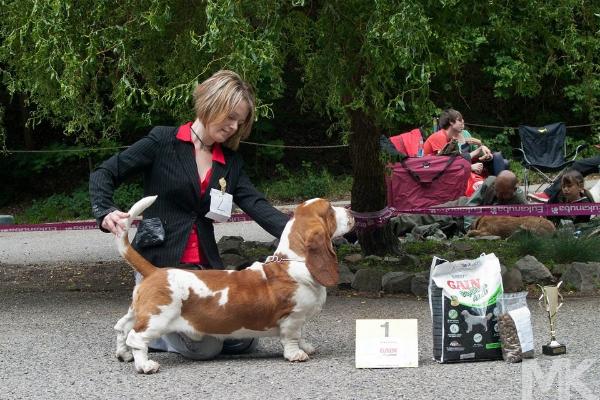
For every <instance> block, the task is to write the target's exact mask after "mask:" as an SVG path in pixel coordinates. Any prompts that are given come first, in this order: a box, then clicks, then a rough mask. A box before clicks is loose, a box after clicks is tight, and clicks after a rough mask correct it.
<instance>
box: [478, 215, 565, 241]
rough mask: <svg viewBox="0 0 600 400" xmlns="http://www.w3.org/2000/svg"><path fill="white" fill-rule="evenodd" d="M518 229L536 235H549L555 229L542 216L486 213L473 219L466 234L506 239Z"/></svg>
mask: <svg viewBox="0 0 600 400" xmlns="http://www.w3.org/2000/svg"><path fill="white" fill-rule="evenodd" d="M519 229H521V230H524V231H529V232H531V233H535V234H538V235H549V234H552V233H553V232H554V231H556V228H555V227H554V224H553V223H552V222H550V221H548V220H547V219H546V218H543V217H509V216H504V215H502V216H491V215H490V216H488V215H486V216H483V217H479V218H477V219H476V220H475V222H474V223H473V225H472V226H471V229H470V230H469V232H467V236H500V237H501V238H503V239H506V238H507V237H509V236H510V235H512V234H513V233H515V232H516V231H517V230H519Z"/></svg>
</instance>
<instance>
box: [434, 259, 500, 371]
mask: <svg viewBox="0 0 600 400" xmlns="http://www.w3.org/2000/svg"><path fill="white" fill-rule="evenodd" d="M502 293H503V288H502V276H501V274H500V262H499V261H498V258H497V257H496V256H495V255H494V254H487V255H486V254H482V255H481V256H480V257H479V258H477V259H475V260H460V261H452V262H450V261H446V260H442V259H440V258H438V257H434V258H433V262H432V264H431V271H430V277H429V307H430V310H431V318H432V325H433V358H434V359H435V360H436V361H438V362H440V363H448V362H461V361H479V360H501V359H502V350H501V345H500V334H499V332H498V329H499V328H498V314H499V310H498V306H497V304H496V302H497V299H498V296H500V295H502Z"/></svg>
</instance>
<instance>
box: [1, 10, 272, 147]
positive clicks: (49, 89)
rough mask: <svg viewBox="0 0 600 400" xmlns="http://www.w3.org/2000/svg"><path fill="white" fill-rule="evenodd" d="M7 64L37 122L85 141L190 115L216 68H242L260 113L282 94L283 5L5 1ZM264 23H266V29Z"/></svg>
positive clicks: (10, 81) (8, 76) (7, 76)
mask: <svg viewBox="0 0 600 400" xmlns="http://www.w3.org/2000/svg"><path fill="white" fill-rule="evenodd" d="M1 4H2V9H3V10H4V11H3V18H2V22H1V23H0V35H1V37H2V46H1V47H0V62H1V63H2V65H4V66H5V68H3V81H4V83H5V85H6V86H7V88H8V90H9V91H10V92H11V93H25V94H26V95H27V96H28V100H29V104H30V106H31V123H32V124H34V125H35V124H38V123H40V122H42V121H50V122H51V123H53V124H55V125H57V126H60V127H62V128H63V129H64V132H65V134H67V135H75V136H76V137H77V138H79V139H81V140H84V141H86V142H95V141H97V140H99V139H100V137H101V136H106V135H112V134H115V133H117V132H121V131H123V130H125V129H130V128H131V127H135V126H139V125H144V126H147V125H151V124H153V123H155V122H156V121H160V120H161V119H169V118H172V119H182V118H185V117H188V118H189V116H190V115H191V113H190V110H191V103H190V101H189V100H190V94H191V92H192V90H193V88H194V87H195V85H196V83H197V82H198V81H201V80H203V79H205V78H207V77H208V76H210V74H212V73H213V72H214V71H215V70H217V69H220V68H229V69H232V70H236V71H239V72H240V74H241V75H243V76H244V78H246V79H247V80H249V81H250V82H252V83H253V84H254V85H255V86H256V87H257V91H258V97H259V99H261V100H262V103H259V112H261V113H262V114H263V115H266V114H268V113H269V112H270V111H269V107H268V101H270V100H272V99H273V98H276V97H278V96H280V94H281V91H282V88H283V83H282V66H283V63H284V60H283V53H282V51H281V48H280V46H279V44H280V43H281V40H280V38H279V36H280V33H279V30H278V26H277V24H270V22H269V21H271V20H277V19H278V18H277V15H278V12H279V7H278V2H277V1H265V0H258V1H244V2H240V1H233V0H230V1H207V2H202V3H198V5H196V6H194V3H190V2H187V1H177V0H166V1H165V0H148V1H137V0H134V1H131V2H119V1H91V0H3V1H2V2H1ZM259 27H262V28H259Z"/></svg>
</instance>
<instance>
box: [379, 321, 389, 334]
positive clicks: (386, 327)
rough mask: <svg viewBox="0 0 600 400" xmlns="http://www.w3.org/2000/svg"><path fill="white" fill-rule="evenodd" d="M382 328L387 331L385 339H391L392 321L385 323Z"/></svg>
mask: <svg viewBox="0 0 600 400" xmlns="http://www.w3.org/2000/svg"><path fill="white" fill-rule="evenodd" d="M381 327H382V328H384V329H385V337H390V321H385V324H383V325H381Z"/></svg>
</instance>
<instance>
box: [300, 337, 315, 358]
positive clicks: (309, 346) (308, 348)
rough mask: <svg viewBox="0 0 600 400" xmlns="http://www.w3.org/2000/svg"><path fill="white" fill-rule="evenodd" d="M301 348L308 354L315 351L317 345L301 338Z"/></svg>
mask: <svg viewBox="0 0 600 400" xmlns="http://www.w3.org/2000/svg"><path fill="white" fill-rule="evenodd" d="M300 348H301V349H302V350H304V352H305V353H306V354H308V355H311V354H314V353H315V346H313V345H312V344H311V343H310V342H307V341H305V340H300Z"/></svg>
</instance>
